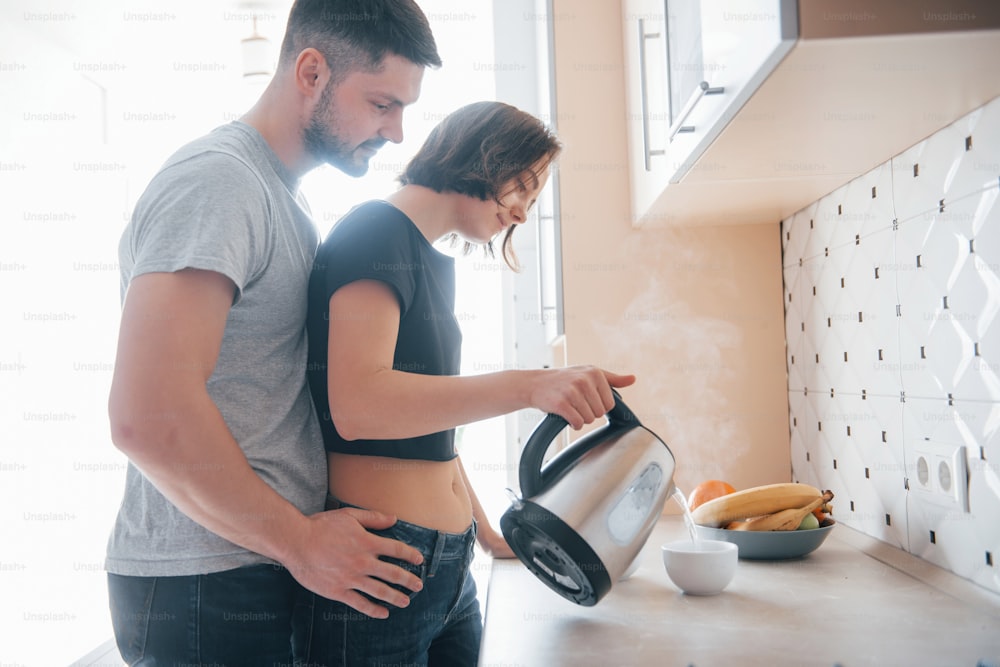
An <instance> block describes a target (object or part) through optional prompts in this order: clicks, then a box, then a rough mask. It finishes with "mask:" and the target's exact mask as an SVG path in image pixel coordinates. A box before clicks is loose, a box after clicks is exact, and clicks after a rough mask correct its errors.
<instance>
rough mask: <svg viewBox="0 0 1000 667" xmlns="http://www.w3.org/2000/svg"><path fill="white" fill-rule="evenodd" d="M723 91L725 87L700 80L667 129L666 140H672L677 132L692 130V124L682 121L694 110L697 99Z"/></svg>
mask: <svg viewBox="0 0 1000 667" xmlns="http://www.w3.org/2000/svg"><path fill="white" fill-rule="evenodd" d="M724 92H726V89H725V88H724V87H722V86H719V87H718V88H712V87H711V86H709V85H708V81H702V82H701V83H699V84H698V87H697V88H696V89H695V91H694V93H692V94H691V97H690V98H689V99H688V101H687V104H685V105H684V108H683V109H681V112H680V114H679V115H678V116H677V120H675V121H674V123H673V125H671V126H670V129H669V130H668V131H667V140H668V141H673V140H674V137H675V136H676V135H677V133H678V132H694V125H685V124H684V121H685V120H687V117H688V116H689V115H690V114H691V112H692V111H694V107H695V105H696V104H698V101H699V100H700V99H701V98H702V97H704V96H705V95H720V94H722V93H724Z"/></svg>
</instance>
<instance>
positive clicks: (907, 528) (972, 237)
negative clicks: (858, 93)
mask: <svg viewBox="0 0 1000 667" xmlns="http://www.w3.org/2000/svg"><path fill="white" fill-rule="evenodd" d="M998 196H1000V98H998V99H995V100H993V101H992V102H990V103H989V104H987V105H986V106H984V107H982V108H980V109H978V110H976V111H974V112H972V113H970V114H968V115H967V116H964V117H963V118H961V119H959V120H958V121H956V122H955V123H953V124H951V125H949V126H948V127H946V128H944V129H942V130H941V131H939V132H937V133H936V134H934V135H933V136H931V137H929V138H927V139H926V140H924V141H922V142H921V143H919V144H917V145H915V146H913V147H912V148H910V149H909V150H907V151H905V152H904V153H902V154H900V155H898V156H896V157H894V158H892V159H891V160H890V161H888V162H886V163H885V164H883V165H881V166H879V167H876V168H875V169H873V170H872V171H870V172H868V173H867V174H865V175H863V176H861V177H859V178H856V179H855V180H853V181H851V182H850V183H848V184H847V185H845V186H843V187H841V188H840V189H838V190H836V191H835V192H833V193H831V194H829V195H827V196H826V197H824V198H822V199H820V200H819V201H817V202H815V203H813V204H812V205H810V206H808V207H807V208H805V209H803V210H802V211H799V212H798V213H796V214H795V215H794V216H792V217H791V218H789V219H787V220H784V221H783V222H782V246H783V272H784V283H785V286H784V287H785V295H784V296H785V329H786V341H787V348H788V349H787V365H788V401H789V413H790V414H789V419H790V428H791V454H792V475H793V478H794V479H795V480H797V481H802V482H808V483H810V484H814V485H816V486H818V487H821V488H824V489H831V490H832V491H833V492H834V494H835V498H834V501H833V508H834V517H835V518H836V519H837V520H838V521H839V522H841V523H843V524H845V525H848V526H851V527H852V528H856V529H858V530H860V531H862V532H864V533H867V534H868V535H871V536H873V537H876V538H878V539H880V540H883V541H885V542H888V543H890V544H892V545H894V546H897V547H899V548H901V549H904V550H906V551H909V552H911V553H913V554H915V555H917V556H920V557H921V558H923V559H926V560H928V561H930V562H933V563H935V564H937V565H939V566H941V567H943V568H945V569H948V570H950V571H952V572H954V573H955V574H957V575H959V576H961V577H964V578H966V579H969V580H971V581H973V582H975V583H977V584H979V585H981V586H983V587H985V588H987V589H989V590H992V591H996V592H1000V203H998Z"/></svg>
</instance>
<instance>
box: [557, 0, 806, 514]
mask: <svg viewBox="0 0 1000 667" xmlns="http://www.w3.org/2000/svg"><path fill="white" fill-rule="evenodd" d="M552 20H553V27H554V34H555V68H556V69H555V84H556V96H557V97H556V110H555V113H556V124H557V127H558V130H559V135H560V137H561V139H562V141H563V143H564V145H565V151H564V153H563V156H562V158H561V160H560V165H559V174H560V202H561V203H560V205H561V221H562V251H563V276H564V304H565V331H566V341H565V344H566V359H567V362H568V363H569V364H584V363H589V364H596V365H600V366H603V367H606V368H608V369H610V370H615V371H620V372H632V373H635V374H636V375H638V378H639V379H638V382H637V383H636V385H635V386H634V387H632V388H629V389H627V390H624V391H623V397H624V398H625V400H626V402H627V403H628V404H629V406H630V407H631V408H632V409H633V410H634V411H635V412H636V413H637V414H638V415H639V417H640V419H641V420H642V421H643V423H645V424H646V426H648V427H649V428H650V429H652V430H653V431H654V432H656V433H657V434H658V435H660V437H661V438H663V439H664V440H665V441H666V442H667V444H668V445H669V446H670V448H671V450H672V451H673V453H674V456H675V457H676V459H677V473H676V475H675V482H676V483H677V485H678V486H679V487H680V488H681V489H683V490H684V491H686V492H689V491H690V489H691V488H692V487H694V485H696V484H697V483H698V482H700V481H702V480H705V479H713V478H718V479H725V480H727V481H729V482H730V483H732V484H733V485H734V486H736V487H737V488H745V487H748V486H753V485H757V484H765V483H771V482H780V481H788V480H789V479H790V475H791V466H790V461H789V435H788V434H789V428H788V402H787V382H786V369H785V354H784V340H785V338H784V324H783V307H782V282H781V280H782V278H781V243H780V236H779V230H778V221H775V224H773V225H744V226H725V221H723V220H720V221H719V223H718V226H707V227H698V228H673V229H670V228H668V229H658V230H635V229H633V228H632V226H631V223H630V211H629V197H628V171H627V160H628V155H627V149H626V144H625V114H626V110H625V84H624V72H623V56H622V39H621V28H620V25H621V14H620V10H619V8H618V3H617V2H586V3H581V2H578V1H577V0H556V2H555V7H554V13H553V19H552ZM675 509H676V508H675V507H674V506H673V504H672V503H671V504H668V506H667V510H668V511H670V512H673V511H675Z"/></svg>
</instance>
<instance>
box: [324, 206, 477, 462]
mask: <svg viewBox="0 0 1000 667" xmlns="http://www.w3.org/2000/svg"><path fill="white" fill-rule="evenodd" d="M357 280H378V281H380V282H382V283H385V284H386V285H388V286H389V287H390V288H391V289H392V290H393V292H394V293H395V295H396V298H397V299H398V300H399V332H398V336H397V339H396V351H395V354H394V356H393V368H394V369H395V370H399V371H405V372H407V373H422V374H425V375H457V374H458V373H459V371H460V364H461V347H462V332H461V330H460V329H459V326H458V322H457V320H456V319H455V261H454V259H453V258H451V257H449V256H447V255H445V254H442V253H441V252H439V251H437V250H435V249H434V247H433V246H432V245H431V244H430V243H429V242H428V241H427V239H426V238H424V236H423V234H421V233H420V230H419V229H417V227H416V226H415V225H414V224H413V222H412V221H411V220H410V219H409V218H408V217H407V216H406V215H405V214H404V213H403V212H402V211H400V210H399V209H397V208H396V207H394V206H392V205H391V204H389V203H388V202H384V201H370V202H367V203H365V204H361V205H360V206H357V207H355V208H354V209H352V210H351V211H350V212H349V213H348V214H347V215H346V216H344V217H343V218H342V219H341V220H340V221H338V222H337V224H336V225H335V226H334V227H333V229H332V230H330V233H329V235H328V236H327V238H326V240H325V241H324V242H323V243H322V245H320V248H319V251H318V253H317V255H316V261H315V264H314V265H313V271H312V275H311V277H310V280H309V315H308V320H307V329H308V337H309V365H308V368H307V375H308V377H309V388H310V391H311V392H312V397H313V402H314V403H315V405H316V412H317V414H318V415H319V420H320V427H321V429H322V431H323V441H324V444H325V446H326V449H327V451H330V452H342V453H345V454H361V455H367V456H388V457H392V458H398V459H424V460H429V461H448V460H451V459H453V458H455V456H456V452H455V432H454V430H453V429H451V430H447V431H440V432H438V433H431V434H429V435H424V436H420V437H416V438H405V439H400V440H344V439H343V438H341V437H340V434H339V433H338V432H337V429H336V424H334V423H333V421H332V420H331V418H330V407H329V394H328V392H327V384H326V372H327V343H328V341H329V326H328V325H329V318H330V312H329V306H330V297H331V296H333V293H334V292H336V291H337V290H338V289H340V288H341V287H343V286H344V285H347V284H349V283H352V282H355V281H357Z"/></svg>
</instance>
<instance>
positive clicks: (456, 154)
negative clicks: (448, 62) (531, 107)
mask: <svg viewBox="0 0 1000 667" xmlns="http://www.w3.org/2000/svg"><path fill="white" fill-rule="evenodd" d="M560 150H562V145H561V144H560V143H559V140H558V139H556V137H555V134H553V133H552V131H551V130H550V129H549V128H548V127H546V126H545V125H544V124H543V123H542V121H540V120H539V119H538V118H535V117H534V116H532V115H531V114H529V113H526V112H524V111H521V110H520V109H518V108H516V107H513V106H511V105H509V104H505V103H503V102H475V103H473V104H468V105H466V106H464V107H461V108H460V109H458V110H456V111H454V112H452V113H450V114H448V116H447V117H445V119H444V120H442V121H441V122H440V123H438V125H437V126H436V127H435V128H434V129H433V130H431V133H430V134H429V135H428V136H427V139H426V140H425V141H424V145H423V146H421V148H420V150H419V151H417V154H416V155H415V156H414V157H413V159H412V160H410V162H409V164H407V165H406V169H405V170H404V171H403V173H402V174H401V175H400V177H399V182H400V183H402V184H403V185H411V184H412V185H420V186H423V187H426V188H430V189H432V190H434V191H435V192H455V193H458V194H462V195H467V196H469V197H476V198H478V199H481V200H483V201H485V200H487V199H493V200H496V201H499V200H500V198H501V197H502V196H503V195H504V194H506V193H505V192H502V189H503V187H504V186H505V185H508V184H509V183H510V182H511V181H512V180H516V179H519V178H523V177H524V174H525V172H527V171H529V170H531V169H532V168H534V167H536V166H537V165H538V164H539V163H541V164H543V165H545V167H546V168H547V167H548V165H549V164H550V163H551V162H552V161H553V160H555V158H556V157H557V156H558V154H559V152H560ZM513 233H514V226H513V225H512V226H511V227H509V228H508V229H507V233H506V235H505V236H504V240H503V246H502V254H503V258H504V261H506V262H507V264H508V265H509V266H510V267H511V268H513V269H516V268H517V258H516V256H515V255H514V251H513V249H512V248H511V235H512V234H513ZM475 247H476V246H475V244H472V243H466V244H465V251H466V252H467V253H468V252H470V251H471V250H472V249H474V248H475ZM486 251H487V253H488V254H490V255H491V256H492V255H493V248H492V243H490V244H487V246H486Z"/></svg>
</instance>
